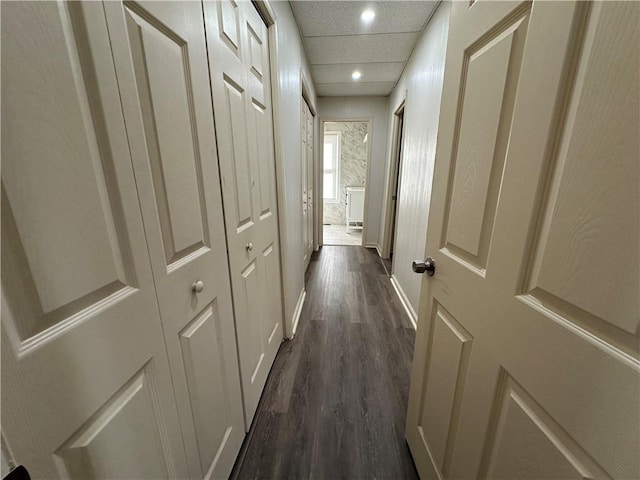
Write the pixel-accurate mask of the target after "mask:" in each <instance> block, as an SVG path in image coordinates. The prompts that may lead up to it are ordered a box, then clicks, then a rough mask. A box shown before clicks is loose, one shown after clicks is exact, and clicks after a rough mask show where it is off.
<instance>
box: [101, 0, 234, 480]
mask: <svg viewBox="0 0 640 480" xmlns="http://www.w3.org/2000/svg"><path fill="white" fill-rule="evenodd" d="M105 8H106V11H107V19H108V24H109V32H110V34H111V43H112V45H113V54H114V58H115V61H116V69H117V74H118V81H119V83H120V90H121V95H122V103H123V106H124V109H125V119H126V122H127V129H128V133H129V141H130V144H131V151H132V154H133V163H134V169H135V175H136V181H137V184H138V191H139V196H140V204H141V207H142V214H143V218H144V225H145V230H146V235H147V243H148V245H149V255H150V258H151V265H152V268H153V276H154V278H155V283H156V287H157V291H158V302H159V304H160V315H161V317H162V324H163V327H164V332H165V338H166V344H167V351H168V353H169V361H170V365H171V372H172V376H173V382H174V386H175V390H176V399H177V403H178V411H179V414H180V421H181V425H182V430H183V435H184V441H185V446H186V450H187V456H188V460H189V470H190V473H191V476H192V478H203V477H204V478H226V477H227V476H228V475H229V473H230V472H231V468H232V467H233V464H234V461H235V458H236V455H237V453H238V451H239V449H240V445H241V444H242V440H243V438H244V420H243V414H242V397H241V391H240V374H239V368H238V357H237V350H236V340H235V331H234V320H233V307H232V301H231V287H230V280H229V270H228V263H227V252H226V244H225V235H224V221H223V212H222V198H221V193H220V178H219V174H218V163H217V156H216V146H215V134H214V125H213V111H212V108H211V89H210V86H209V74H208V69H207V53H206V43H205V33H204V22H203V20H202V14H203V11H202V4H201V3H199V2H179V1H174V2H153V1H150V2H127V3H125V4H122V3H119V2H108V3H106V4H105Z"/></svg>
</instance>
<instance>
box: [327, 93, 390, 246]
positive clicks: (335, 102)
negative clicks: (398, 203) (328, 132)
mask: <svg viewBox="0 0 640 480" xmlns="http://www.w3.org/2000/svg"><path fill="white" fill-rule="evenodd" d="M318 115H319V117H320V121H323V120H324V121H331V120H370V121H371V131H372V133H371V138H370V139H369V142H371V147H370V148H371V158H370V164H369V184H368V185H367V188H368V189H369V190H370V193H371V195H367V201H368V205H365V209H366V213H365V218H366V220H367V225H366V227H365V230H366V231H365V234H366V238H365V239H364V241H365V245H366V246H369V247H376V246H377V247H379V246H380V231H381V229H380V219H381V212H382V203H383V202H382V192H383V191H384V180H385V178H384V177H385V171H386V165H387V134H388V126H387V122H388V121H389V118H388V117H389V116H388V97H318ZM374 192H377V194H376V193H374Z"/></svg>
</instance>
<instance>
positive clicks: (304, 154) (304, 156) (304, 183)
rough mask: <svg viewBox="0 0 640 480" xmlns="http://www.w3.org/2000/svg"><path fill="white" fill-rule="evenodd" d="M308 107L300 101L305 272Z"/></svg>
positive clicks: (307, 211)
mask: <svg viewBox="0 0 640 480" xmlns="http://www.w3.org/2000/svg"><path fill="white" fill-rule="evenodd" d="M308 110H309V107H307V102H306V101H305V100H304V98H303V99H302V102H301V104H300V140H301V145H300V169H301V171H302V177H301V178H300V181H301V184H302V229H301V230H302V255H303V258H302V262H303V264H304V268H305V270H306V269H307V267H308V266H309V260H311V257H310V255H309V248H308V245H309V228H308V225H309V190H308V188H309V185H308V175H307V169H308V168H309V165H308V162H307V155H308V154H309V153H308V141H309V135H308V133H307V130H308V128H309V125H308V122H307V111H308Z"/></svg>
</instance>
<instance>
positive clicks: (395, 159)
mask: <svg viewBox="0 0 640 480" xmlns="http://www.w3.org/2000/svg"><path fill="white" fill-rule="evenodd" d="M406 104H407V91H406V90H405V91H404V94H403V95H402V97H401V98H400V100H399V101H398V102H397V104H396V107H395V108H394V109H393V117H392V119H393V126H392V130H391V132H392V138H391V149H390V153H389V159H388V162H387V174H386V178H387V182H386V185H385V190H384V197H383V205H384V210H383V218H382V248H381V252H380V253H381V254H380V256H381V257H382V258H389V255H390V254H391V247H392V245H391V233H392V232H391V227H392V225H391V203H392V202H391V200H392V199H391V197H392V196H393V192H392V191H391V190H392V189H393V185H394V181H395V179H396V178H397V179H398V181H400V171H401V170H402V169H401V165H400V164H401V163H402V158H399V156H400V153H401V152H402V144H403V143H404V138H405V136H404V135H401V133H403V132H404V131H405V123H406V122H405V119H406ZM400 114H402V117H403V120H402V124H400ZM398 191H399V190H398ZM397 202H398V199H397V198H396V215H395V222H396V223H397V216H398V213H397V211H398V210H397V208H398V207H397V205H398V203H397ZM394 238H395V237H394Z"/></svg>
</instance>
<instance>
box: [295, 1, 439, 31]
mask: <svg viewBox="0 0 640 480" xmlns="http://www.w3.org/2000/svg"><path fill="white" fill-rule="evenodd" d="M290 3H291V8H292V10H293V13H294V15H295V17H296V21H297V22H298V24H299V25H300V29H301V31H302V35H303V36H305V37H309V36H331V35H354V34H363V33H390V32H420V31H421V30H422V27H423V26H424V24H425V23H426V21H427V19H428V18H429V16H430V15H431V12H432V11H433V9H434V8H435V7H436V5H437V3H438V2H437V1H420V2H416V1H413V2H389V1H386V2H378V1H371V2H359V1H358V2H355V1H354V2H344V1H343V2H334V1H321V2H318V1H315V2H308V1H292V2H290ZM367 8H371V9H372V10H373V11H374V12H375V13H376V16H375V18H374V20H373V22H371V24H369V25H364V24H363V23H362V22H361V21H360V14H361V13H362V12H363V11H364V10H366V9H367Z"/></svg>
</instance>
